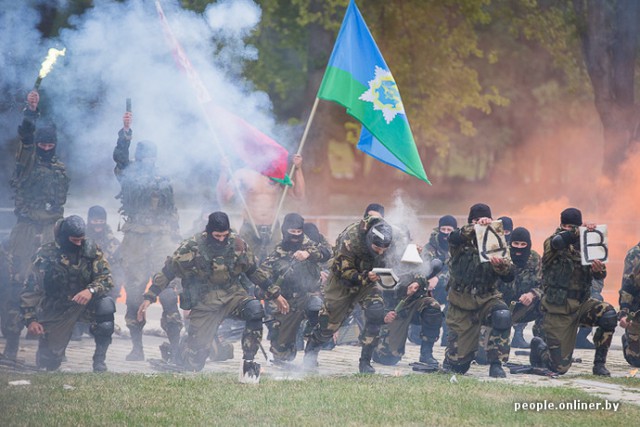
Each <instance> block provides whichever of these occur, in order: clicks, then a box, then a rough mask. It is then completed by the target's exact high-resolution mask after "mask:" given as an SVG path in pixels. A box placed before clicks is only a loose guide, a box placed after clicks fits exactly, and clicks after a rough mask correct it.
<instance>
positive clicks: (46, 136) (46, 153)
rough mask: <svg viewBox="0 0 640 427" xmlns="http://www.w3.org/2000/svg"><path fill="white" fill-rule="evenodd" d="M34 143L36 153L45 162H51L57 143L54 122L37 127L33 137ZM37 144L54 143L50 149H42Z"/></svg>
mask: <svg viewBox="0 0 640 427" xmlns="http://www.w3.org/2000/svg"><path fill="white" fill-rule="evenodd" d="M33 140H34V143H35V144H36V154H37V155H38V157H39V158H40V159H41V160H42V161H45V162H51V161H52V160H53V157H54V156H55V155H56V146H57V145H58V137H57V136H56V127H55V125H54V124H47V125H43V126H41V127H39V128H38V129H37V130H36V132H35V135H34V137H33ZM38 144H56V145H55V146H54V147H53V148H52V149H51V150H43V149H42V148H40V147H38Z"/></svg>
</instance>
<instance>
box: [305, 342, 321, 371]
mask: <svg viewBox="0 0 640 427" xmlns="http://www.w3.org/2000/svg"><path fill="white" fill-rule="evenodd" d="M322 345H323V344H322V343H321V342H319V341H316V340H315V338H314V337H313V335H312V336H311V337H310V338H309V340H308V341H307V345H306V346H305V348H304V358H303V359H302V366H303V368H304V369H316V368H317V367H318V353H320V349H321V348H322Z"/></svg>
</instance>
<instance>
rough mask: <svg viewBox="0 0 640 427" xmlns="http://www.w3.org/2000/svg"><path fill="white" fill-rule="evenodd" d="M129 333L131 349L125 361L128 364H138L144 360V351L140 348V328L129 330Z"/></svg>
mask: <svg viewBox="0 0 640 427" xmlns="http://www.w3.org/2000/svg"><path fill="white" fill-rule="evenodd" d="M129 332H130V333H131V343H132V344H133V349H131V353H129V354H127V357H126V360H127V361H129V362H139V361H142V360H144V350H143V348H142V328H131V327H130V328H129Z"/></svg>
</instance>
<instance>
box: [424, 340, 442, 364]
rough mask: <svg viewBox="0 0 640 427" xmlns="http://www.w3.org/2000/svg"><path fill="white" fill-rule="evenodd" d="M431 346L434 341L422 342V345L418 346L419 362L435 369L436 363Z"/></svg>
mask: <svg viewBox="0 0 640 427" xmlns="http://www.w3.org/2000/svg"><path fill="white" fill-rule="evenodd" d="M433 344H435V341H431V340H422V344H420V362H421V363H424V364H426V365H429V366H434V367H436V368H437V367H438V361H437V360H436V359H435V358H434V357H433Z"/></svg>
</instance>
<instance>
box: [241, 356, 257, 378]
mask: <svg viewBox="0 0 640 427" xmlns="http://www.w3.org/2000/svg"><path fill="white" fill-rule="evenodd" d="M242 377H243V378H245V379H247V380H249V381H250V382H253V381H255V382H258V381H259V380H260V364H259V363H258V362H254V361H253V360H244V361H243V362H242Z"/></svg>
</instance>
